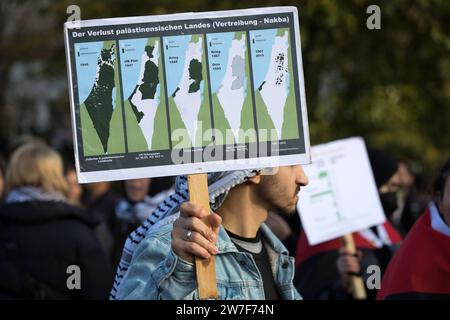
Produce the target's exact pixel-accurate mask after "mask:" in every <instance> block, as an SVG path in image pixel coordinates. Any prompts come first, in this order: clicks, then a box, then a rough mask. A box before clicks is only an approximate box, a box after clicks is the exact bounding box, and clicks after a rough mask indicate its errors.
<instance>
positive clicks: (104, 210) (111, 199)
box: [81, 182, 120, 262]
mask: <svg viewBox="0 0 450 320" xmlns="http://www.w3.org/2000/svg"><path fill="white" fill-rule="evenodd" d="M119 201H120V195H119V194H118V193H117V192H115V191H114V190H112V189H111V182H95V183H86V184H84V189H83V194H82V197H81V204H82V205H83V206H84V207H86V208H87V209H88V210H89V211H90V212H91V214H92V215H93V216H94V217H95V219H97V220H99V221H100V224H99V226H98V227H97V228H96V233H97V236H98V238H99V240H100V242H101V244H102V246H103V248H104V250H105V252H106V254H107V256H108V259H110V261H111V262H113V261H114V259H113V255H114V254H113V250H114V232H115V227H116V224H117V219H116V206H117V203H118V202H119Z"/></svg>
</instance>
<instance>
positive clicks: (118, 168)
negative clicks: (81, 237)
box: [64, 7, 310, 183]
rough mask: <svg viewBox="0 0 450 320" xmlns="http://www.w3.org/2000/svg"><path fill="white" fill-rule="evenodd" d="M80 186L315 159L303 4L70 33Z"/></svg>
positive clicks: (82, 27)
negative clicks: (311, 148)
mask: <svg viewBox="0 0 450 320" xmlns="http://www.w3.org/2000/svg"><path fill="white" fill-rule="evenodd" d="M64 35H65V47H66V57H67V70H68V79H69V91H70V103H71V115H72V126H73V133H74V149H75V159H76V169H77V175H78V180H79V182H80V183H87V182H96V181H112V180H122V179H133V178H143V177H157V176H173V175H179V174H193V173H206V172H213V171H225V170H236V169H248V168H260V167H274V166H279V165H291V164H299V163H308V162H309V159H310V155H309V134H308V122H307V113H306V101H305V93H304V83H303V69H302V60H301V48H300V33H299V23H298V14H297V9H296V8H295V7H276V8H257V9H246V10H232V11H217V12H199V13H180V14H172V15H158V16H144V17H126V18H111V19H99V20H86V21H81V22H79V23H77V24H72V23H66V24H65V29H64Z"/></svg>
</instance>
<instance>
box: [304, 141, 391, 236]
mask: <svg viewBox="0 0 450 320" xmlns="http://www.w3.org/2000/svg"><path fill="white" fill-rule="evenodd" d="M311 158H312V164H310V165H306V166H304V170H305V173H306V175H307V176H308V178H309V184H308V186H306V187H305V188H303V189H302V190H301V192H300V200H299V202H298V204H297V209H298V211H299V214H300V218H301V221H302V226H303V228H304V230H305V232H306V236H307V238H308V242H309V244H310V245H316V244H318V243H321V242H325V241H328V240H331V239H335V238H338V237H341V236H343V235H345V234H347V233H352V232H355V231H359V230H363V229H366V228H368V227H371V226H374V225H378V224H381V223H383V222H384V221H385V215H384V212H383V208H382V206H381V202H380V198H379V195H378V190H377V187H376V184H375V179H374V177H373V173H372V169H371V166H370V161H369V157H368V154H367V149H366V147H365V144H364V140H363V139H362V138H348V139H343V140H338V141H334V142H330V143H326V144H321V145H317V146H313V147H311Z"/></svg>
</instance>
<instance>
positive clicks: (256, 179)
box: [248, 172, 261, 184]
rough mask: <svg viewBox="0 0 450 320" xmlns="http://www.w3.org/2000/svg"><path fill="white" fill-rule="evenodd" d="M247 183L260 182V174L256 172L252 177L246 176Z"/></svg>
mask: <svg viewBox="0 0 450 320" xmlns="http://www.w3.org/2000/svg"><path fill="white" fill-rule="evenodd" d="M248 182H249V183H253V184H260V183H261V174H260V173H259V172H258V173H257V174H255V175H254V176H253V177H250V178H248Z"/></svg>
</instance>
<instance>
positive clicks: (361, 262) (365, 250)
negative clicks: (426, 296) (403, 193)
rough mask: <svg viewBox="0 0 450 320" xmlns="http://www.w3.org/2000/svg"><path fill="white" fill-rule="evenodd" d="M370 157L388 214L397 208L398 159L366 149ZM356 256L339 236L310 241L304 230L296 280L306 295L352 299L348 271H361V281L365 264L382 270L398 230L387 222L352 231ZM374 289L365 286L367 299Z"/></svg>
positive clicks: (393, 248) (396, 241)
mask: <svg viewBox="0 0 450 320" xmlns="http://www.w3.org/2000/svg"><path fill="white" fill-rule="evenodd" d="M368 154H369V160H370V164H371V167H372V172H373V175H374V178H375V183H376V185H377V189H378V192H379V195H380V200H381V203H382V206H383V209H384V212H385V214H386V217H387V218H388V217H389V216H390V215H391V214H392V213H393V212H394V211H395V210H396V191H397V189H398V186H399V182H400V181H399V172H398V164H397V162H396V161H395V160H394V159H393V158H392V157H391V156H389V155H388V154H386V153H384V152H382V151H380V150H377V149H368ZM352 236H353V239H354V242H355V246H356V247H357V249H358V254H357V256H354V255H352V254H350V252H348V251H347V250H346V249H345V248H342V242H341V240H340V239H334V240H330V241H326V242H324V243H321V244H318V245H315V246H311V245H309V243H308V241H307V239H306V235H305V233H304V232H302V234H301V235H300V237H299V240H298V244H297V251H296V257H295V258H296V266H297V268H296V277H295V280H294V282H295V284H296V286H297V289H298V290H299V291H300V292H301V293H302V295H303V297H304V298H305V299H327V300H328V299H339V300H340V299H352V297H351V295H350V282H349V279H350V277H349V275H351V274H361V275H362V276H363V279H364V283H366V280H367V278H368V276H370V275H368V274H367V273H366V272H363V271H365V270H367V267H368V266H370V265H376V266H378V267H379V268H380V271H381V273H383V272H384V270H385V268H386V266H387V264H388V262H389V260H390V259H391V257H392V256H393V253H394V252H395V251H396V250H397V248H398V247H399V245H400V242H401V240H402V237H401V235H400V233H399V232H398V231H397V230H396V229H395V227H394V226H393V225H392V224H391V223H390V221H389V219H386V222H385V223H383V224H381V225H378V226H374V227H372V228H369V229H366V230H361V231H359V232H355V233H353V234H352ZM376 292H377V290H376V289H372V290H367V296H368V299H374V298H375V296H376Z"/></svg>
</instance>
